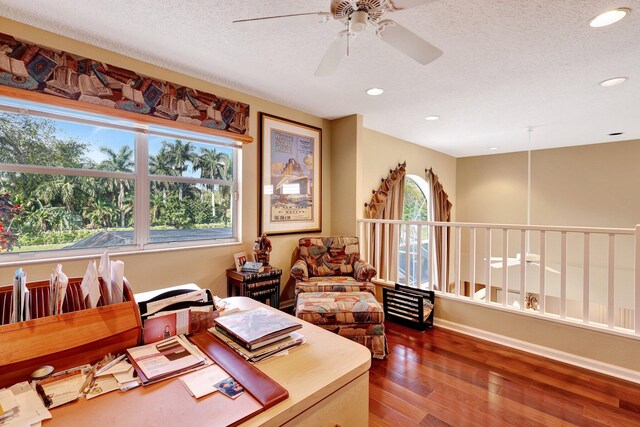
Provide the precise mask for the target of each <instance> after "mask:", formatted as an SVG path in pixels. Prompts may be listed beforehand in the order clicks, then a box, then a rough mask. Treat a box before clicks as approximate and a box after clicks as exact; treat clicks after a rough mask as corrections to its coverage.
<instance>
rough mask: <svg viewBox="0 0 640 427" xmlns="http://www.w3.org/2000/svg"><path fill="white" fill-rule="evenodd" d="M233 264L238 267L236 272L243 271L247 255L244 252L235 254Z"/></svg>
mask: <svg viewBox="0 0 640 427" xmlns="http://www.w3.org/2000/svg"><path fill="white" fill-rule="evenodd" d="M233 262H234V264H235V265H236V271H237V272H240V271H242V266H243V265H245V263H246V262H247V253H246V252H244V251H242V252H238V253H235V254H233Z"/></svg>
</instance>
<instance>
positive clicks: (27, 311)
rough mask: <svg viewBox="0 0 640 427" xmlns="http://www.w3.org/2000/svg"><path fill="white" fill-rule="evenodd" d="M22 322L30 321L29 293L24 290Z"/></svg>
mask: <svg viewBox="0 0 640 427" xmlns="http://www.w3.org/2000/svg"><path fill="white" fill-rule="evenodd" d="M24 320H31V292H30V291H29V290H28V289H26V288H25V293H24Z"/></svg>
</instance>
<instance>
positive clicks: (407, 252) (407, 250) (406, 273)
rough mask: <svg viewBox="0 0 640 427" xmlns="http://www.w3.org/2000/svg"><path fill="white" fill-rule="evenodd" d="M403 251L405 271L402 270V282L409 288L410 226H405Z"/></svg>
mask: <svg viewBox="0 0 640 427" xmlns="http://www.w3.org/2000/svg"><path fill="white" fill-rule="evenodd" d="M404 245H405V247H404V250H405V255H406V256H405V257H404V261H405V270H404V281H405V285H407V286H411V274H410V273H411V272H410V271H409V258H410V257H411V224H407V226H406V231H405V235H404Z"/></svg>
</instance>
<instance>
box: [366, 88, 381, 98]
mask: <svg viewBox="0 0 640 427" xmlns="http://www.w3.org/2000/svg"><path fill="white" fill-rule="evenodd" d="M383 93H384V89H380V88H379V87H372V88H369V89H367V95H371V96H378V95H382V94H383Z"/></svg>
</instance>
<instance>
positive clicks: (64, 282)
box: [54, 264, 69, 314]
mask: <svg viewBox="0 0 640 427" xmlns="http://www.w3.org/2000/svg"><path fill="white" fill-rule="evenodd" d="M54 274H56V276H57V277H58V291H57V292H56V298H57V299H56V310H55V314H62V304H63V303H64V297H65V295H66V294H67V286H68V285H69V278H68V277H67V275H66V274H64V273H63V272H62V264H58V265H56V270H55V273H54Z"/></svg>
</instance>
